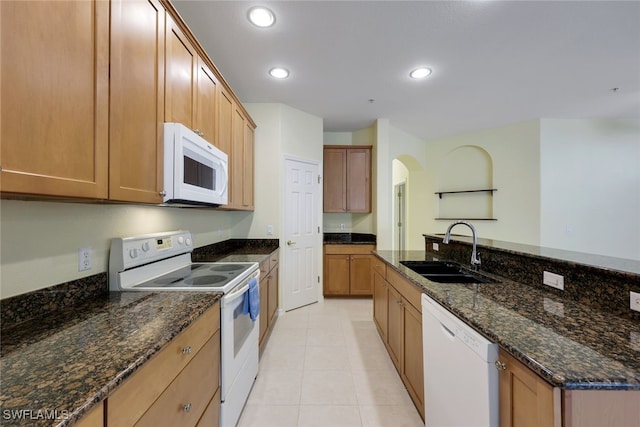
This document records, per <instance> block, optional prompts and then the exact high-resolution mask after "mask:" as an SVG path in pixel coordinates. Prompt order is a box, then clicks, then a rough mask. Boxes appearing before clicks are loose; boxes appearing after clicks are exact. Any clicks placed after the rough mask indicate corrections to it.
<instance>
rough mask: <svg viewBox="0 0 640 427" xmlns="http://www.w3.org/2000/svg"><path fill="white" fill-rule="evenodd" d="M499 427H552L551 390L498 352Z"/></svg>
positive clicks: (513, 359) (547, 385) (510, 358)
mask: <svg viewBox="0 0 640 427" xmlns="http://www.w3.org/2000/svg"><path fill="white" fill-rule="evenodd" d="M499 361H500V362H501V363H502V365H501V366H502V367H503V369H502V370H501V371H500V378H499V388H500V427H509V426H512V427H551V426H554V392H553V387H552V386H551V385H549V384H548V383H546V382H545V381H543V380H542V378H540V377H539V376H538V375H536V374H535V373H533V372H532V371H531V370H530V369H529V368H527V367H526V366H524V365H523V364H522V363H520V362H519V361H517V360H516V359H515V358H513V357H512V356H511V355H509V354H508V353H506V352H505V351H504V350H502V349H500V354H499Z"/></svg>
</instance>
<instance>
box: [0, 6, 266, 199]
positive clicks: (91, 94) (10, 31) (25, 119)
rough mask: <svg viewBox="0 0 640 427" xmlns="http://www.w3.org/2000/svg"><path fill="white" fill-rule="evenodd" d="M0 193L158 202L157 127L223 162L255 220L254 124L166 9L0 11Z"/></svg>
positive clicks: (160, 160) (234, 194)
mask: <svg viewBox="0 0 640 427" xmlns="http://www.w3.org/2000/svg"><path fill="white" fill-rule="evenodd" d="M0 23H1V24H2V25H1V27H0V44H1V55H2V60H1V61H0V83H1V84H0V90H1V91H2V92H1V93H0V95H1V96H0V108H1V109H0V138H1V139H0V171H1V172H0V192H2V195H3V197H13V195H35V196H54V197H59V198H85V199H94V200H95V199H100V200H105V199H109V200H114V201H128V202H137V203H153V204H156V203H161V202H162V196H161V193H162V192H163V190H164V182H163V180H164V170H163V168H164V150H163V146H164V140H163V125H164V122H179V123H182V124H184V125H186V126H188V127H190V128H191V129H193V130H194V131H196V132H197V133H198V134H200V135H201V136H202V137H204V138H205V139H206V140H207V141H209V142H210V143H212V144H213V145H216V146H217V147H219V148H220V149H222V150H223V151H224V152H226V153H227V154H228V155H229V164H230V172H231V174H235V175H232V176H231V179H230V181H231V182H230V184H231V185H232V186H233V188H229V191H230V196H231V199H230V202H231V203H230V206H229V208H230V209H242V210H253V204H254V202H253V200H254V197H253V189H254V186H253V180H254V176H253V167H254V159H253V155H254V146H253V144H254V129H255V123H254V122H253V121H252V120H251V118H250V116H249V115H248V114H247V112H246V111H245V110H244V108H243V107H242V104H241V103H240V102H239V101H238V99H237V98H236V97H235V95H234V94H233V92H232V91H231V89H230V88H229V86H228V85H227V83H226V82H225V81H224V79H222V77H221V76H220V73H219V72H218V70H217V69H216V68H215V66H214V65H213V62H211V60H210V58H209V57H208V55H207V54H206V52H205V51H204V50H203V49H202V47H201V46H200V44H199V43H198V41H197V40H196V38H195V37H194V36H193V34H192V33H191V31H189V29H188V27H187V26H186V25H185V23H184V22H183V21H182V20H181V19H180V17H179V15H178V13H177V12H176V11H175V9H174V8H173V6H172V5H171V3H170V2H169V1H168V0H112V1H109V2H108V1H99V0H87V1H75V2H62V1H55V2H54V1H40V2H31V1H0Z"/></svg>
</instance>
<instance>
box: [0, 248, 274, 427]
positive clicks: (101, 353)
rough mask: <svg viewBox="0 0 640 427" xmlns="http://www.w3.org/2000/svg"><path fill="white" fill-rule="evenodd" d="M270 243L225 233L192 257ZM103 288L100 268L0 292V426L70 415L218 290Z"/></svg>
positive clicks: (60, 420) (228, 254) (84, 409)
mask: <svg viewBox="0 0 640 427" xmlns="http://www.w3.org/2000/svg"><path fill="white" fill-rule="evenodd" d="M277 249H278V240H277V239H231V240H228V241H225V242H221V243H216V244H212V245H208V246H205V247H201V248H197V249H195V250H194V251H193V253H192V259H193V261H194V262H198V261H199V262H216V261H226V262H258V263H259V262H261V261H263V260H264V259H265V258H268V257H269V255H270V254H271V253H272V252H273V251H275V250H277ZM107 290H108V286H107V282H106V273H101V274H98V275H95V276H90V277H89V278H83V279H79V280H77V281H73V282H69V283H65V284H61V285H56V286H54V287H51V288H47V289H43V290H39V291H35V292H31V293H28V294H24V295H19V296H17V297H13V298H10V299H7V300H2V322H3V324H2V335H1V340H2V342H1V346H0V351H1V354H0V355H1V357H0V375H1V381H2V383H1V387H0V410H1V412H0V416H1V417H2V418H1V420H2V421H1V422H0V423H1V424H2V425H3V426H4V425H30V426H50V425H60V426H64V425H68V424H73V423H75V422H76V421H78V420H79V419H81V418H82V417H83V416H84V415H85V414H86V413H88V412H89V411H90V410H91V409H92V408H93V407H94V406H95V405H97V404H98V403H100V402H102V401H103V400H104V399H106V398H107V396H108V395H109V394H111V393H112V392H113V391H114V390H115V389H116V388H117V387H118V386H119V385H120V384H121V383H122V382H123V381H124V380H125V379H127V378H128V377H129V376H130V375H132V374H133V373H134V372H135V371H137V370H138V369H139V368H140V367H141V366H142V365H143V364H144V363H145V362H146V361H148V360H149V359H150V358H151V357H153V356H154V355H155V354H156V353H158V352H159V351H160V350H162V349H163V348H164V347H166V346H167V345H168V344H169V342H171V340H173V339H174V338H175V337H176V336H177V335H178V334H179V333H180V332H182V331H183V330H184V329H186V328H187V327H188V326H189V325H190V324H191V323H192V322H193V321H194V320H196V319H197V318H198V317H199V316H200V315H201V314H202V313H204V312H205V311H206V310H207V309H209V308H210V307H211V306H213V305H214V304H215V303H216V302H217V301H219V300H220V298H221V297H222V294H221V293H218V292H107ZM33 313H39V315H36V316H35V317H34V314H33ZM6 411H9V412H6ZM11 411H18V412H13V413H14V414H16V416H15V417H12V416H11V414H12V412H11ZM20 411H22V412H20ZM45 411H46V412H47V415H52V414H53V415H54V416H55V415H57V419H53V420H52V419H51V418H50V417H48V416H47V415H45ZM53 411H57V412H53ZM19 415H22V419H18V418H17V416H19ZM25 417H26V418H25ZM12 418H13V419H12Z"/></svg>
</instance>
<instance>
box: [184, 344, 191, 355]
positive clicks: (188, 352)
mask: <svg viewBox="0 0 640 427" xmlns="http://www.w3.org/2000/svg"><path fill="white" fill-rule="evenodd" d="M182 354H191V346H190V345H188V346H186V347H185V348H183V349H182Z"/></svg>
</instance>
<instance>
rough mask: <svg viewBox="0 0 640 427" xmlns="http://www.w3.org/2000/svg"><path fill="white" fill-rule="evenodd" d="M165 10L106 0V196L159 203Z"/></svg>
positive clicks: (144, 1)
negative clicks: (108, 8) (108, 47)
mask: <svg viewBox="0 0 640 427" xmlns="http://www.w3.org/2000/svg"><path fill="white" fill-rule="evenodd" d="M164 29H165V10H164V8H163V7H162V5H161V4H160V3H159V1H157V0H137V1H126V0H112V1H111V96H110V99H109V110H110V126H109V128H110V138H109V170H110V174H109V198H110V199H112V200H121V201H133V202H146V203H161V202H162V196H161V195H160V193H161V191H162V190H163V189H164V188H163V187H164V184H163V122H164V52H165V49H164V48H165V46H164V40H165V38H164V34H165V31H164Z"/></svg>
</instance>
